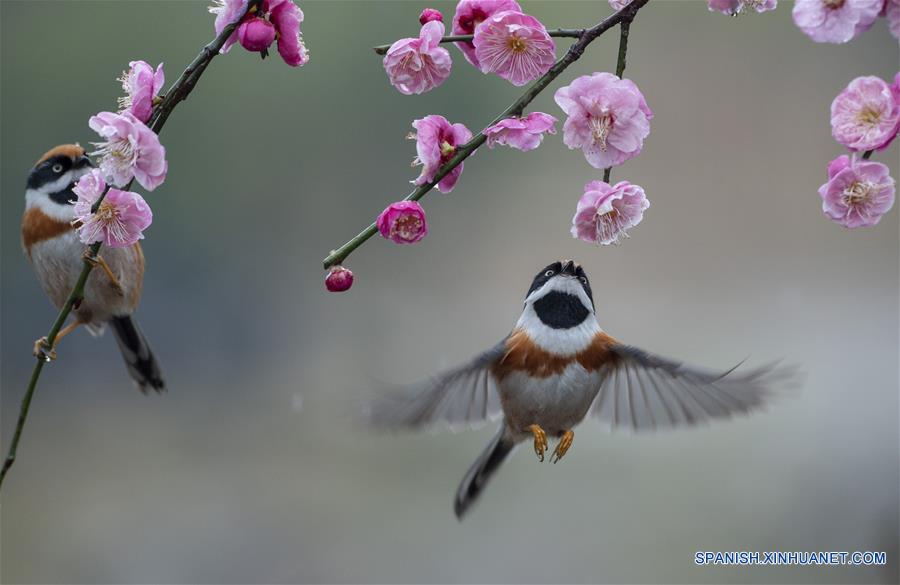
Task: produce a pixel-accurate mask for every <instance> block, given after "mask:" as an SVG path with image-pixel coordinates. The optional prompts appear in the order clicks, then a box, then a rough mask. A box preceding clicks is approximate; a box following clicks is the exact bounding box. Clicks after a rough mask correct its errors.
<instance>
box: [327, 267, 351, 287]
mask: <svg viewBox="0 0 900 585" xmlns="http://www.w3.org/2000/svg"><path fill="white" fill-rule="evenodd" d="M351 286H353V272H351V271H350V270H349V269H347V268H344V267H343V266H332V267H331V270H329V271H328V276H326V277H325V288H327V289H328V292H344V291H345V290H349V289H350V287H351Z"/></svg>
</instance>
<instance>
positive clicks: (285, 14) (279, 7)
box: [209, 0, 309, 67]
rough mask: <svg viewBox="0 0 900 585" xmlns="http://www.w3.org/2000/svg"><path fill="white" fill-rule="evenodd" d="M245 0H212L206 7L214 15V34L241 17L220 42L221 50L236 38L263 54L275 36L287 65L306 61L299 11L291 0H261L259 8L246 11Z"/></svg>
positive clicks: (279, 51)
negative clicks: (211, 4) (230, 33)
mask: <svg viewBox="0 0 900 585" xmlns="http://www.w3.org/2000/svg"><path fill="white" fill-rule="evenodd" d="M247 5H248V0H215V5H213V6H211V7H210V9H209V11H210V12H212V13H213V14H215V15H216V21H215V29H216V34H221V33H222V31H223V30H225V27H227V26H228V25H229V24H232V23H234V22H237V21H238V20H239V19H240V21H241V23H240V25H239V26H238V27H237V29H235V31H234V33H232V35H231V36H230V37H228V40H226V41H225V44H224V45H223V46H222V52H223V53H227V52H228V50H229V49H230V48H231V46H232V45H234V44H235V43H237V42H240V43H241V46H243V47H244V48H245V49H247V50H249V51H254V52H259V53H261V54H262V55H263V56H264V57H265V56H266V55H267V54H268V49H269V46H271V44H272V42H274V41H275V40H276V39H277V41H278V54H279V55H281V58H282V59H283V60H284V62H285V63H287V64H288V65H290V66H291V67H302V66H303V65H306V63H307V62H308V61H309V54H308V53H307V50H306V45H304V44H303V37H302V36H301V34H300V23H302V22H303V11H302V10H300V7H299V6H297V5H296V4H294V2H293V1H292V0H263V1H262V4H261V5H260V7H259V9H258V10H256V11H253V12H247Z"/></svg>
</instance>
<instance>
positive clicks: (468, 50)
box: [450, 0, 522, 68]
mask: <svg viewBox="0 0 900 585" xmlns="http://www.w3.org/2000/svg"><path fill="white" fill-rule="evenodd" d="M504 10H515V11H518V12H521V11H522V8H521V7H520V6H519V3H518V2H516V1H515V0H460V2H459V3H458V4H457V5H456V14H454V15H453V23H452V26H451V29H450V30H451V31H452V32H453V34H455V35H471V34H475V29H476V28H478V25H479V24H481V23H482V22H484V21H485V20H487V19H488V18H489V17H490V16H493V15H494V14H496V13H497V12H503V11H504ZM456 46H457V47H459V50H460V51H462V53H463V55H464V56H465V58H466V60H467V61H468V62H469V63H471V64H472V65H474V66H475V67H478V68H481V66H480V64H479V63H478V57H477V56H476V55H475V45H474V44H473V43H472V42H471V41H463V42H458V43H456Z"/></svg>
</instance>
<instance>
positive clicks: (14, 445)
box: [0, 0, 261, 488]
mask: <svg viewBox="0 0 900 585" xmlns="http://www.w3.org/2000/svg"><path fill="white" fill-rule="evenodd" d="M260 1H261V0H253V1H251V2H250V3H249V4H248V6H247V11H248V12H249V11H250V10H252V9H254V8H255V7H256V6H257V4H259V2H260ZM241 18H243V15H241ZM240 20H241V19H240V18H238V19H237V20H236V21H235V22H234V23H232V24H230V25H228V26H226V27H225V28H224V29H223V30H222V32H221V33H219V34H218V35H217V36H216V38H215V39H213V41H212V42H211V43H209V44H208V45H206V46H205V47H203V50H202V51H200V54H199V55H197V57H196V58H195V59H194V60H193V61H192V62H191V64H190V65H188V67H187V69H185V70H184V72H183V73H182V74H181V77H179V78H178V80H177V81H176V82H175V83H174V84H173V85H172V87H171V88H169V91H168V92H167V93H166V96H165V97H164V98H163V100H162V102H160V104H159V105H158V106H157V107H156V108H155V110H154V112H153V117H152V119H151V122H150V124H149V127H150V129H151V130H153V131H154V132H156V133H157V134H159V131H160V130H162V127H163V125H164V124H165V123H166V120H167V119H168V118H169V114H171V113H172V110H173V109H174V108H175V106H176V105H178V103H179V102H181V101H183V100H185V99H187V97H188V95H189V94H190V93H191V91H192V90H193V89H194V86H195V85H196V84H197V81H198V80H199V79H200V76H201V75H203V71H204V70H205V69H206V67H207V66H208V65H209V63H210V62H211V61H212V60H213V59H214V58H215V57H216V55H218V54H219V51H221V49H222V47H223V46H224V45H225V41H227V40H228V37H230V36H231V34H232V33H233V32H234V30H235V29H236V28H237V26H238V24H239V23H240ZM132 180H133V179H132ZM130 185H131V182H130V181H129V183H128V185H126V186H125V189H126V190H127V189H128V188H129V187H130ZM108 190H109V189H108V188H107V191H108ZM104 197H106V191H105V192H104V193H103V194H102V195H101V196H100V198H99V199H98V200H97V201H96V202H95V203H94V205H93V206H92V211H93V212H96V211H97V209H98V208H99V207H100V203H102V202H103V198H104ZM100 246H101V244H100V243H99V242H97V243H95V244H91V245H90V246H89V247H88V249H87V253H86V254H85V256H86V257H85V259H84V266H83V267H82V269H81V273H80V274H79V275H78V280H77V281H75V286H74V287H73V288H72V290H71V292H69V296H68V297H67V298H66V302H65V303H64V304H63V306H62V309H60V311H59V314H58V315H57V316H56V320H55V321H54V322H53V326H52V327H50V332H49V333H47V337H45V338H42V340H41V342H39V343H38V344H37V346H42V347H41V349H42V350H43V351H42V352H38V355H37V362H36V363H35V364H34V370H32V372H31V378H30V379H29V380H28V387H27V388H26V389H25V396H24V397H23V398H22V406H21V407H20V408H19V419H18V421H17V422H16V430H15V432H14V433H13V437H12V441H11V442H10V445H9V451H8V452H7V455H6V459H5V460H4V461H3V469H2V470H0V488H2V486H3V481H4V480H5V479H6V474H7V473H8V472H9V469H10V467H12V465H13V463H15V461H16V452H17V450H18V447H19V440H20V439H21V438H22V430H23V429H24V428H25V421H26V420H27V418H28V410H29V408H30V407H31V399H32V398H33V396H34V391H35V388H36V387H37V383H38V379H40V377H41V371H42V370H43V369H44V364H46V363H47V362H48V361H49V357H48V356H47V354H46V352H49V351H51V350H52V349H53V344H54V342H55V341H56V336H57V335H59V332H60V330H61V329H62V327H63V325H64V324H65V322H66V319H68V318H69V314H70V313H71V312H72V309H74V308H75V307H76V306H77V304H78V303H79V302H80V301H81V299H83V298H84V286H85V284H86V283H87V279H88V276H90V274H91V270H93V269H94V265H95V259H96V258H97V255H98V254H99V253H100Z"/></svg>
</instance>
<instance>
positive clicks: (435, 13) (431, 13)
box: [419, 8, 444, 26]
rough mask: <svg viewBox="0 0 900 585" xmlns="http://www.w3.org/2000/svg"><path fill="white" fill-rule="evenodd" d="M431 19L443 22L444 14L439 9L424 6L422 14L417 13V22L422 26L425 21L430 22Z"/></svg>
mask: <svg viewBox="0 0 900 585" xmlns="http://www.w3.org/2000/svg"><path fill="white" fill-rule="evenodd" d="M432 20H436V21H438V22H444V15H443V14H441V11H440V10H436V9H434V8H426V9H425V10H423V11H422V14H420V15H419V24H421V25H423V26H424V25H425V23H428V22H431V21H432Z"/></svg>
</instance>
